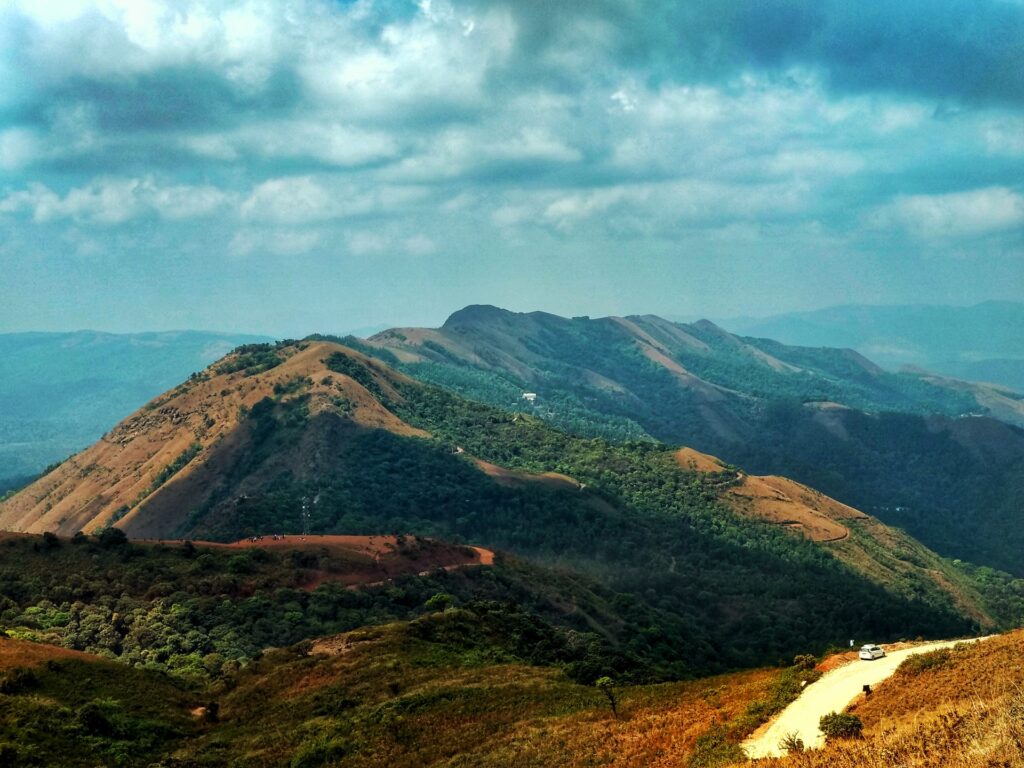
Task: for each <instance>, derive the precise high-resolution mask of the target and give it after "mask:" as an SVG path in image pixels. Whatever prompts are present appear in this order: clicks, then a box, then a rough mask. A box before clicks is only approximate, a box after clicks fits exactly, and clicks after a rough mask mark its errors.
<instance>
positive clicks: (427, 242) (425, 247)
mask: <svg viewBox="0 0 1024 768" xmlns="http://www.w3.org/2000/svg"><path fill="white" fill-rule="evenodd" d="M405 250H406V251H408V252H409V253H410V254H411V255H413V256H429V255H430V254H432V253H436V252H437V244H436V243H435V242H434V241H433V240H431V239H430V238H429V237H427V236H426V235H422V234H421V235H413V236H412V237H408V238H406V240H405Z"/></svg>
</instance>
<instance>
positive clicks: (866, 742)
mask: <svg viewBox="0 0 1024 768" xmlns="http://www.w3.org/2000/svg"><path fill="white" fill-rule="evenodd" d="M938 653H941V652H937V654H938ZM926 656H928V655H926ZM1022 658H1024V631H1017V632H1012V633H1009V634H1007V635H1003V636H1001V637H997V638H993V639H991V640H987V641H985V642H982V643H977V644H975V645H971V646H965V647H964V648H963V649H962V650H958V651H954V652H953V653H950V654H948V655H934V656H932V658H931V659H929V661H931V662H933V663H932V665H930V666H929V665H928V664H923V665H922V664H920V663H917V664H914V665H910V664H905V665H904V666H903V667H901V668H900V670H899V671H898V672H897V673H896V674H895V675H894V676H893V677H892V678H891V679H890V680H888V681H886V682H885V683H883V684H882V685H880V686H878V688H877V689H876V691H875V693H874V694H873V695H872V696H870V697H869V698H862V699H861V700H859V701H857V702H855V703H854V705H852V706H851V707H850V711H851V712H854V713H855V714H857V715H858V716H859V717H860V718H861V719H862V720H863V721H864V726H865V728H864V738H863V739H859V740H852V741H847V742H840V743H836V744H830V745H828V746H826V747H825V748H824V749H822V750H820V751H814V752H804V753H802V754H797V755H791V756H788V757H785V758H778V759H771V760H762V761H758V762H757V763H756V765H757V766H759V768H825V767H826V766H827V767H828V768H896V767H897V766H899V767H901V768H981V767H982V766H984V767H986V768H1017V767H1018V766H1024V666H1022V665H1021V659H1022Z"/></svg>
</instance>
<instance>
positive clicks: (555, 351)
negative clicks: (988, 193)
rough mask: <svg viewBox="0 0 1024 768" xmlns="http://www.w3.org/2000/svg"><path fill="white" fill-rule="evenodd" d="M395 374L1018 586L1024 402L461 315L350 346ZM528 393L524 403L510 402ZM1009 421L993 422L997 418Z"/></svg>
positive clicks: (688, 345) (888, 376) (693, 338)
mask: <svg viewBox="0 0 1024 768" xmlns="http://www.w3.org/2000/svg"><path fill="white" fill-rule="evenodd" d="M352 343H355V344H358V345H359V346H360V348H361V349H363V350H364V351H366V352H368V353H370V354H375V355H377V356H379V357H380V358H381V359H382V360H384V361H387V362H390V363H392V364H393V365H395V366H397V367H398V368H399V369H401V370H402V371H404V372H405V373H407V374H409V375H411V376H414V377H416V378H419V379H422V380H424V381H430V382H433V383H435V384H438V385H441V386H444V387H447V388H450V389H452V390H454V391H457V392H459V393H461V394H463V395H465V396H468V397H471V398H474V399H477V400H481V401H484V402H487V403H490V404H492V405H496V406H499V407H502V408H504V409H506V410H512V411H517V412H524V413H530V414H533V415H536V416H539V417H542V418H544V419H545V420H547V421H549V422H551V423H552V424H554V425H556V426H558V427H560V428H563V429H566V430H568V431H571V432H573V433H576V434H579V435H583V436H603V437H606V438H611V439H615V440H626V439H644V438H649V437H654V438H656V439H658V440H662V441H665V442H669V443H677V444H684V445H689V446H693V447H694V448H696V449H697V450H700V451H703V452H706V453H710V454H713V455H716V456H720V457H722V458H723V459H724V460H726V461H728V462H730V463H733V464H737V465H741V466H743V467H745V468H746V469H748V470H750V471H751V472H755V473H758V474H763V475H782V476H785V477H790V478H793V479H795V480H797V481H799V482H802V483H805V484H807V485H809V486H812V487H814V488H817V489H819V490H821V491H822V492H824V493H826V494H828V495H830V496H832V497H834V498H836V499H839V500H841V501H842V502H844V503H846V504H848V505H850V506H852V507H855V508H857V509H861V510H863V511H865V512H868V513H870V514H872V515H875V516H877V517H879V518H880V519H882V520H883V521H884V522H886V523H889V524H892V525H896V526H899V527H901V528H903V529H905V530H907V531H908V532H909V533H910V534H911V535H913V536H914V537H916V538H918V539H919V540H921V541H922V542H924V543H925V544H926V545H928V546H929V547H931V548H933V549H936V550H937V551H939V552H940V553H942V554H944V555H947V556H950V557H958V558H962V559H967V560H972V561H976V562H979V563H984V564H988V565H992V566H995V567H998V568H1002V569H1006V570H1010V571H1013V572H1015V573H1017V574H1024V560H1022V559H1021V552H1024V526H1020V525H1018V524H1016V523H1015V522H1014V521H1016V520H1017V519H1018V518H1019V498H1020V497H1019V494H1018V489H1019V488H1020V485H1021V483H1022V482H1024V430H1022V429H1020V428H1017V427H1015V426H1013V425H1012V424H1008V423H1006V422H1004V421H1000V420H998V419H994V418H991V417H987V416H979V415H973V416H970V417H963V416H961V415H962V414H965V413H971V414H980V413H983V412H992V413H995V414H999V415H1002V416H1005V417H1007V418H1010V417H1012V419H1011V420H1013V419H1016V415H1015V414H1016V413H1017V410H1019V407H1020V406H1021V404H1022V403H1024V401H1022V400H1020V399H1019V396H1016V395H1014V394H1013V393H1007V392H1005V391H997V390H995V389H994V388H991V387H989V388H983V387H982V388H979V387H977V386H975V385H968V384H964V383H962V382H956V381H950V380H947V379H944V378H942V377H936V376H933V375H927V374H922V373H921V372H913V373H911V372H907V373H901V374H893V373H889V372H886V371H883V370H882V369H880V368H879V367H878V366H876V365H874V364H873V363H871V362H870V361H868V360H867V359H866V358H864V357H862V356H861V355H859V354H857V353H856V352H853V351H852V350H849V349H845V350H844V349H824V348H805V347H789V346H786V345H783V344H779V343H777V342H773V341H769V340H766V339H754V338H745V337H737V336H734V335H732V334H729V333H727V332H725V331H724V330H722V329H720V328H718V327H717V326H714V325H713V324H711V323H707V322H703V321H702V322H699V323H694V324H691V325H682V324H676V323H670V322H668V321H666V320H662V319H660V318H656V317H652V316H642V317H629V318H601V319H594V320H592V319H589V318H573V319H571V320H570V319H566V318H560V317H557V316H555V315H548V314H545V313H539V312H534V313H528V314H521V313H513V312H507V311H504V310H500V309H497V308H494V307H468V308H466V309H464V310H460V311H459V312H456V313H455V314H454V315H452V316H451V318H449V320H448V321H447V322H446V323H445V324H444V325H443V326H442V327H441V328H439V329H436V330H435V329H394V330H390V331H385V332H383V333H380V334H377V335H376V336H373V337H371V338H370V339H369V340H367V341H366V342H357V341H353V342H352ZM524 392H533V393H536V394H537V398H536V399H535V400H534V401H533V402H528V401H526V400H524V399H523V397H522V395H523V393H524ZM1008 413H1009V414H1010V415H1009V416H1007V414H1008Z"/></svg>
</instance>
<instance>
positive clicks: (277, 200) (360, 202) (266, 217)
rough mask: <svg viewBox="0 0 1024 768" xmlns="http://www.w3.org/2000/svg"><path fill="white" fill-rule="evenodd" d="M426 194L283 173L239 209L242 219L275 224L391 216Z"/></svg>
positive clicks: (421, 190)
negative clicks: (282, 175) (283, 174)
mask: <svg viewBox="0 0 1024 768" xmlns="http://www.w3.org/2000/svg"><path fill="white" fill-rule="evenodd" d="M428 194H429V190H426V189H422V188H416V187H407V186H391V185H381V184H371V185H358V184H355V183H353V182H351V181H349V180H347V179H346V178H345V177H344V176H341V177H330V176H323V177H320V178H314V177H313V176H310V175H306V176H286V177H281V178H277V179H270V180H269V181H265V182H263V183H261V184H259V185H257V186H256V188H255V189H253V191H252V193H251V194H250V195H249V197H248V198H247V199H246V200H245V201H244V202H243V203H242V205H241V208H240V212H241V215H242V217H243V218H244V219H247V220H251V221H258V222H272V223H275V224H300V223H303V222H314V221H331V220H340V219H346V218H351V217H354V216H395V215H398V214H399V213H401V212H402V211H403V210H405V209H406V207H407V206H410V205H413V204H415V203H417V202H419V201H422V200H423V199H424V198H425V197H427V195H428Z"/></svg>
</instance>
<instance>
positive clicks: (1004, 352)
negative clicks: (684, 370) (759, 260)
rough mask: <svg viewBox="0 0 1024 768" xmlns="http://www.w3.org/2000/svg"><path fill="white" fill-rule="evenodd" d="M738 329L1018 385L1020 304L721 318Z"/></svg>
mask: <svg viewBox="0 0 1024 768" xmlns="http://www.w3.org/2000/svg"><path fill="white" fill-rule="evenodd" d="M722 324H723V325H725V326H726V327H727V328H729V329H731V330H732V331H734V332H736V333H741V334H744V335H747V336H762V337H767V338H771V339H778V340H779V341H782V342H785V343H787V344H800V345H803V346H812V347H852V348H853V349H856V350H858V351H859V352H861V353H862V354H865V355H867V356H868V357H870V358H871V359H872V360H877V361H878V362H880V363H882V364H883V365H885V366H887V367H890V368H893V369H896V368H899V367H900V366H903V365H916V366H920V367H923V368H927V369H929V370H933V371H937V372H939V373H943V374H946V375H948V376H955V377H958V378H966V379H970V380H973V381H989V382H993V383H996V384H1001V385H1003V386H1005V387H1009V388H1011V389H1015V390H1017V391H1024V340H1022V338H1021V334H1020V332H1019V329H1020V328H1021V327H1024V304H1021V303H1014V302H999V301H989V302H984V303H982V304H976V305H974V306H969V307H950V306H924V305H922V306H867V305H853V306H842V307H830V308H828V309H820V310H815V311H811V312H794V313H789V314H784V315H777V316H774V317H764V318H736V319H732V320H722Z"/></svg>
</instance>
